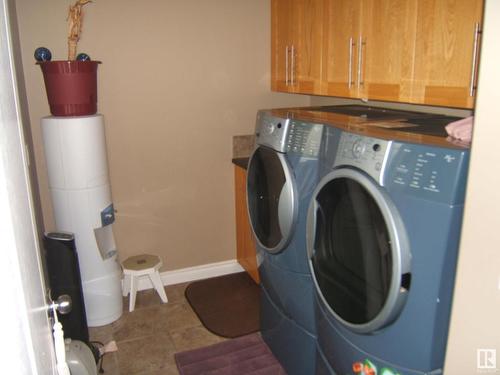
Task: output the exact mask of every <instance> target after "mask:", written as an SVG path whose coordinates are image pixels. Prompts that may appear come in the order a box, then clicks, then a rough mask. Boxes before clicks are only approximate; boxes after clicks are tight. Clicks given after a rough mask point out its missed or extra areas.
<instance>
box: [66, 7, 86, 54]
mask: <svg viewBox="0 0 500 375" xmlns="http://www.w3.org/2000/svg"><path fill="white" fill-rule="evenodd" d="M90 2H91V0H77V1H76V3H75V4H73V5H70V6H69V12H68V60H75V58H76V50H77V45H78V41H79V40H80V34H81V32H82V24H83V11H82V8H83V6H84V5H85V4H88V3H90Z"/></svg>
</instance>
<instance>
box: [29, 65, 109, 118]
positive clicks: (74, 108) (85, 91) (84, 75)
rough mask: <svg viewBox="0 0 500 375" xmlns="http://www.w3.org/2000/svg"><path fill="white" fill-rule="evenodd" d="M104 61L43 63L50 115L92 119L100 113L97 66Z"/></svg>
mask: <svg viewBox="0 0 500 375" xmlns="http://www.w3.org/2000/svg"><path fill="white" fill-rule="evenodd" d="M100 63H101V62H100V61H42V62H39V63H37V64H38V65H40V67H41V68H42V72H43V79H44V81H45V89H46V91H47V99H48V101H49V106H50V113H52V115H54V116H88V115H94V114H95V113H97V66H98V65H99V64H100Z"/></svg>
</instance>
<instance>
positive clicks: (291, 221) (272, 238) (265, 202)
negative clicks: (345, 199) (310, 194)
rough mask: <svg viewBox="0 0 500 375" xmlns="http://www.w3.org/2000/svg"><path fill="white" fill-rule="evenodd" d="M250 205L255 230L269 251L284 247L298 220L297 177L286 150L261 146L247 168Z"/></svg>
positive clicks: (274, 251)
mask: <svg viewBox="0 0 500 375" xmlns="http://www.w3.org/2000/svg"><path fill="white" fill-rule="evenodd" d="M247 205H248V213H249V216H250V224H251V227H252V231H253V233H254V235H255V238H256V239H257V242H258V243H259V245H260V246H261V247H262V248H264V249H265V250H267V251H268V252H270V253H277V252H280V251H281V250H283V249H284V247H285V246H286V245H287V244H288V242H289V241H290V239H291V237H292V234H293V228H294V226H295V223H296V221H297V205H298V203H297V194H296V189H295V181H294V179H293V178H292V174H291V172H290V166H289V165H288V162H287V161H286V158H285V156H284V154H282V153H279V152H276V151H274V150H272V149H270V148H267V147H264V146H259V147H257V148H256V149H255V151H254V152H253V154H252V156H251V157H250V161H249V163H248V169H247Z"/></svg>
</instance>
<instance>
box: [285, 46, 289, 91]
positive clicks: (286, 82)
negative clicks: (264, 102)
mask: <svg viewBox="0 0 500 375" xmlns="http://www.w3.org/2000/svg"><path fill="white" fill-rule="evenodd" d="M285 86H288V46H286V48H285Z"/></svg>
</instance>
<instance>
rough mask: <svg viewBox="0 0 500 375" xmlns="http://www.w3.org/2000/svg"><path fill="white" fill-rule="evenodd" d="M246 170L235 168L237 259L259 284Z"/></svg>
mask: <svg viewBox="0 0 500 375" xmlns="http://www.w3.org/2000/svg"><path fill="white" fill-rule="evenodd" d="M246 179H247V173H246V170H245V169H243V168H241V167H238V166H235V167H234V187H235V194H234V196H235V207H236V258H237V260H238V263H239V264H241V266H242V267H243V268H244V269H245V270H246V271H247V272H248V274H249V275H250V277H252V279H253V280H254V281H255V282H256V283H257V284H259V283H260V278H259V271H258V269H257V257H256V251H255V242H254V238H253V234H252V228H251V227H250V222H249V220H248V213H247V212H248V210H247V199H246V194H247V192H246Z"/></svg>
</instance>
